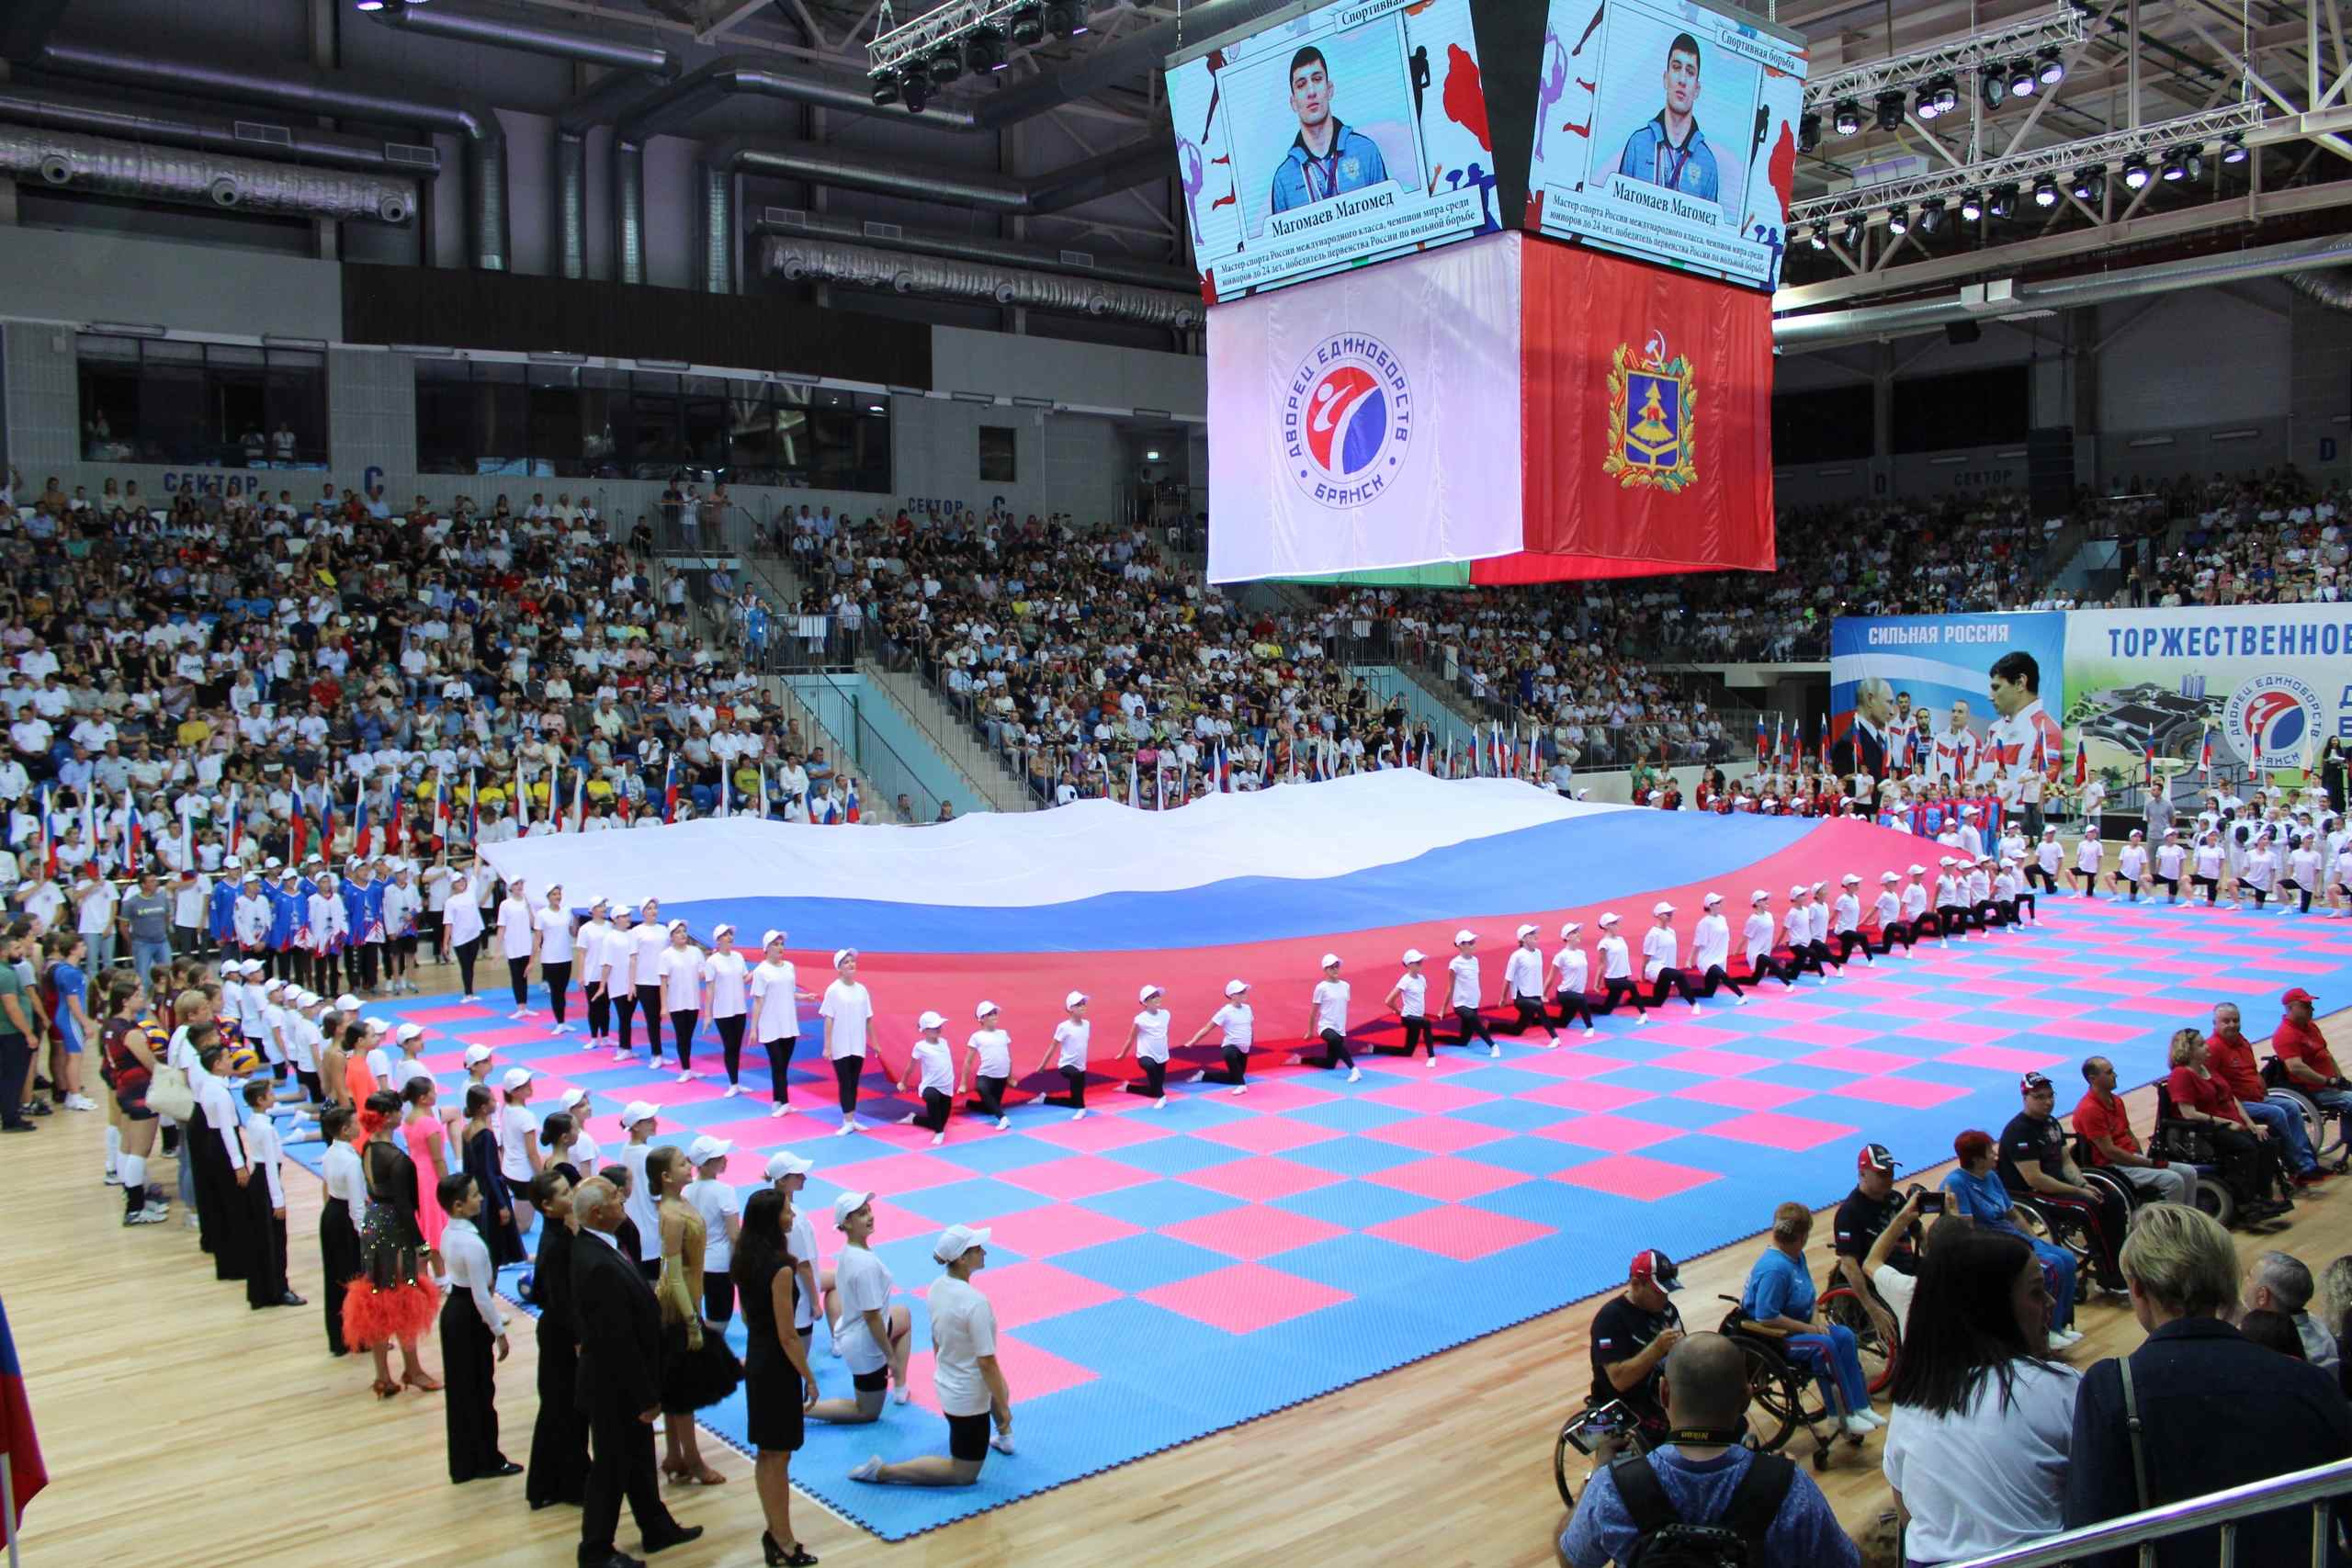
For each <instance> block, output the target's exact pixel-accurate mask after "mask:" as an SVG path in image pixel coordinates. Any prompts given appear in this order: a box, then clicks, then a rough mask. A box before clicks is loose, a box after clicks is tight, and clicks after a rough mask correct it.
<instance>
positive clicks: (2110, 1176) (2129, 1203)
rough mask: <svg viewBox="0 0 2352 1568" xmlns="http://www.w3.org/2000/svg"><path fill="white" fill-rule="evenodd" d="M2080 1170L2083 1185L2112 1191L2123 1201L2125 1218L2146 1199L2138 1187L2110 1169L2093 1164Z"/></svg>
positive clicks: (2135, 1211)
mask: <svg viewBox="0 0 2352 1568" xmlns="http://www.w3.org/2000/svg"><path fill="white" fill-rule="evenodd" d="M2082 1172H2083V1185H2084V1186H2086V1187H2089V1188H2093V1189H2096V1190H2099V1191H2102V1192H2112V1193H2114V1194H2115V1195H2116V1196H2117V1197H2119V1198H2120V1199H2121V1200H2122V1201H2123V1213H2124V1215H2125V1217H2126V1218H2127V1219H2128V1218H2129V1217H2130V1216H2131V1214H2133V1213H2137V1212H2138V1210H2139V1207H2140V1205H2141V1204H2143V1203H2144V1202H2146V1201H2148V1200H2147V1199H2146V1197H2145V1196H2144V1195H2143V1194H2142V1192H2141V1190H2140V1189H2139V1188H2138V1187H2136V1186H2134V1185H2132V1183H2131V1182H2130V1181H2129V1180H2127V1179H2124V1178H2122V1177H2120V1176H2118V1175H2116V1174H2115V1172H2113V1171H2111V1170H2107V1169H2104V1168H2100V1167H2098V1166H2095V1165H2094V1166H2084V1167H2082Z"/></svg>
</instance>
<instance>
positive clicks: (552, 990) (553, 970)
mask: <svg viewBox="0 0 2352 1568" xmlns="http://www.w3.org/2000/svg"><path fill="white" fill-rule="evenodd" d="M539 978H540V979H541V980H542V981H544V982H545V983H546V985H547V988H548V1011H549V1012H551V1013H553V1014H555V1021H556V1024H557V1026H558V1027H559V1028H560V1027H561V1026H562V1023H563V1009H564V1004H565V1002H567V1001H568V1000H569V999H570V998H571V960H570V959H566V960H564V961H563V962H562V963H560V964H548V963H544V962H542V963H541V964H539Z"/></svg>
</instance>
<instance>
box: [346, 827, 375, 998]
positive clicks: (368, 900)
mask: <svg viewBox="0 0 2352 1568" xmlns="http://www.w3.org/2000/svg"><path fill="white" fill-rule="evenodd" d="M343 908H344V913H345V914H346V915H348V916H349V917H350V919H351V951H352V952H353V953H354V954H356V956H357V958H358V961H359V963H358V970H359V973H358V975H357V976H356V984H357V986H358V988H359V990H360V991H361V992H362V993H363V994H365V995H368V996H373V995H374V994H375V991H376V978H377V976H378V975H379V973H381V970H380V968H379V965H380V964H381V963H382V961H383V956H384V885H383V884H382V883H380V882H378V881H376V880H375V876H374V867H372V866H370V865H369V864H368V862H366V861H364V860H359V861H354V862H352V863H351V874H350V875H349V876H347V877H345V879H344V884H343Z"/></svg>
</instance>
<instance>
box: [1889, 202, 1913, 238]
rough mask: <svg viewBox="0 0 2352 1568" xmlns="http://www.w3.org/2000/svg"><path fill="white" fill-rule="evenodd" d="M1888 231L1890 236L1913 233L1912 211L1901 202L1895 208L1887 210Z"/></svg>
mask: <svg viewBox="0 0 2352 1568" xmlns="http://www.w3.org/2000/svg"><path fill="white" fill-rule="evenodd" d="M1886 231H1887V232H1888V233H1890V234H1907V233H1909V232H1910V231H1911V209H1909V208H1907V207H1905V206H1904V205H1903V204H1902V203H1901V202H1899V201H1898V202H1896V203H1895V204H1894V206H1893V207H1890V208H1888V209H1886Z"/></svg>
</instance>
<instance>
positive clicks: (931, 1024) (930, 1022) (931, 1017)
mask: <svg viewBox="0 0 2352 1568" xmlns="http://www.w3.org/2000/svg"><path fill="white" fill-rule="evenodd" d="M915 1027H916V1028H917V1029H944V1028H946V1027H947V1021H946V1020H945V1019H944V1018H942V1017H940V1016H939V1015H938V1014H937V1013H935V1012H927V1013H925V1014H923V1015H922V1017H921V1018H919V1019H917V1020H915Z"/></svg>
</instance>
